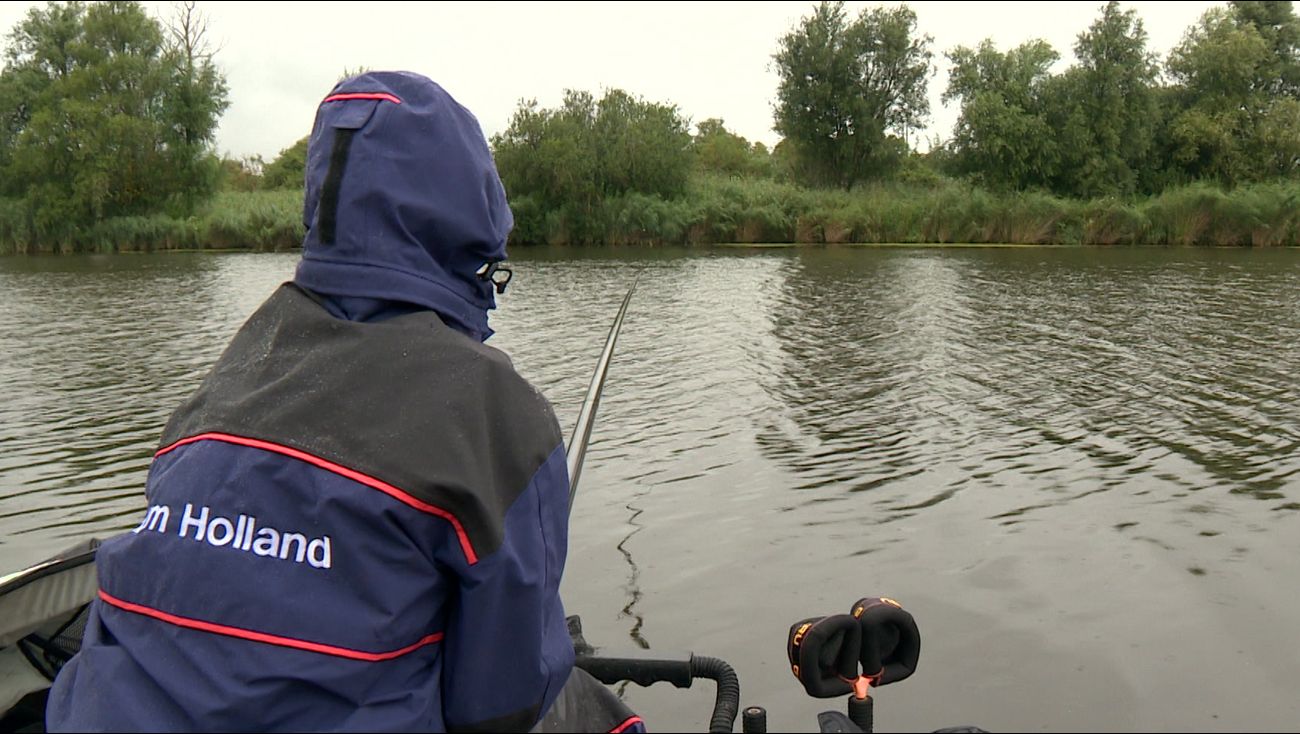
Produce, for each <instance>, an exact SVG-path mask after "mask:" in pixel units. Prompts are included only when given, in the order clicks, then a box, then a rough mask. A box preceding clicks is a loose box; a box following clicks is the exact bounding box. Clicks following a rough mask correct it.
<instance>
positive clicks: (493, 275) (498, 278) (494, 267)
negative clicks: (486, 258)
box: [477, 262, 515, 295]
mask: <svg viewBox="0 0 1300 734" xmlns="http://www.w3.org/2000/svg"><path fill="white" fill-rule="evenodd" d="M514 274H515V273H514V271H513V270H511V269H510V268H504V267H501V263H499V262H494V263H487V264H486V265H484V266H483V267H481V268H479V269H478V272H477V275H478V277H479V280H490V281H492V285H493V287H495V288H496V289H497V294H498V295H499V294H501V293H505V292H506V284H507V283H509V282H510V279H511V278H512V277H514Z"/></svg>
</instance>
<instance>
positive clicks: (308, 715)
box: [46, 72, 644, 731]
mask: <svg viewBox="0 0 1300 734" xmlns="http://www.w3.org/2000/svg"><path fill="white" fill-rule="evenodd" d="M304 202H305V203H304V216H303V221H304V224H305V225H306V226H307V234H306V238H305V240H304V243H303V254H302V259H301V261H300V263H299V264H298V266H297V270H296V272H295V274H294V277H293V280H292V281H291V282H288V283H285V284H283V285H281V286H280V287H279V288H278V289H277V290H276V291H275V292H274V293H273V294H272V295H271V296H270V298H269V299H268V300H266V301H265V302H264V303H263V304H262V305H261V306H260V307H259V308H258V309H257V310H256V312H255V313H253V315H252V316H251V317H250V318H249V319H248V320H247V322H246V323H245V324H244V325H243V326H242V328H241V329H240V330H239V331H238V333H237V334H236V335H235V336H234V338H233V340H232V341H231V342H230V344H229V346H228V347H227V349H226V350H225V352H224V353H223V354H222V355H221V357H220V358H219V359H218V361H217V362H216V364H215V366H214V367H213V368H212V371H211V372H210V374H208V375H207V377H206V378H205V379H204V380H203V382H202V384H201V385H200V387H199V388H198V389H197V391H196V392H195V393H194V394H193V395H191V396H190V397H189V398H188V399H187V400H186V401H185V402H184V403H183V404H182V405H181V406H180V407H179V408H178V409H177V410H176V411H175V413H173V415H172V416H171V418H170V419H169V420H168V422H167V424H166V427H165V428H164V430H163V435H162V439H161V442H160V445H159V448H158V450H157V453H156V454H155V456H154V459H153V462H152V464H151V465H150V469H149V474H148V479H147V482H146V499H147V504H148V509H147V511H146V514H145V517H144V519H143V520H142V521H141V523H140V525H139V526H138V527H137V528H136V529H135V530H133V531H131V532H128V533H124V534H123V535H122V536H120V537H117V538H113V539H110V540H109V541H107V542H105V543H104V544H103V546H102V547H101V548H100V550H99V552H98V557H97V571H98V577H99V584H100V591H99V594H98V598H97V599H96V600H95V601H94V603H93V605H92V608H91V614H90V617H89V623H88V626H87V629H86V633H85V636H84V642H83V647H82V649H81V651H80V652H79V653H78V654H77V655H76V656H75V657H74V658H73V659H72V660H71V661H70V662H69V663H68V664H67V665H66V666H65V667H64V669H63V670H62V671H61V673H60V674H59V676H58V678H57V679H56V680H55V682H54V685H53V687H52V689H51V693H50V699H49V704H48V706H47V721H46V723H47V727H48V728H49V729H50V730H51V731H92V730H113V731H144V730H155V731H192V730H220V731H314V730H330V731H340V730H350V731H415V730H420V731H441V730H450V731H512V730H513V731H522V730H527V729H529V728H532V727H534V726H539V724H540V723H541V719H542V716H543V714H545V713H546V712H548V710H550V709H551V708H552V704H553V703H554V702H555V701H556V699H557V697H558V696H560V692H561V689H562V688H563V687H564V686H565V684H566V681H569V680H570V677H571V676H570V674H571V671H574V670H576V669H574V668H573V661H574V650H573V643H572V641H571V639H570V636H569V631H568V628H567V626H566V622H565V614H564V608H563V605H562V603H561V601H560V596H559V583H560V576H561V572H562V570H563V567H564V562H565V553H566V547H567V532H568V527H567V526H568V484H569V479H568V474H567V469H566V466H565V451H564V444H563V439H562V437H561V433H560V427H559V424H558V422H557V420H556V417H555V414H554V412H553V411H552V408H551V406H550V405H549V404H548V403H547V401H546V400H545V398H544V397H543V396H542V395H541V394H540V393H539V392H538V391H537V390H536V389H534V388H533V387H532V386H531V385H529V384H528V383H527V382H526V381H525V380H524V379H523V378H521V377H520V376H519V375H518V374H517V373H516V372H515V370H514V369H513V367H512V365H511V363H510V361H509V359H508V358H507V357H506V356H505V355H504V354H502V353H501V352H499V351H497V350H495V349H493V348H491V347H488V346H486V345H485V344H484V343H483V342H484V341H485V340H486V339H487V338H488V337H489V336H490V335H491V334H492V330H491V329H490V328H489V327H488V317H487V314H488V311H489V310H490V309H493V308H494V307H495V298H494V293H495V292H499V291H500V290H502V289H504V285H505V282H506V281H507V280H508V278H509V271H507V270H505V269H504V268H502V267H501V265H500V263H501V262H503V261H504V260H505V259H506V247H505V244H506V236H507V234H508V233H509V231H510V229H511V227H512V226H513V217H512V215H511V212H510V208H509V206H508V204H507V201H506V194H505V190H504V188H503V186H502V184H501V181H500V179H499V177H498V175H497V171H496V167H495V164H494V162H493V160H492V156H491V152H490V150H489V148H488V146H487V143H486V141H485V139H484V137H483V133H482V131H481V129H480V127H479V125H478V122H477V120H476V119H475V118H474V116H473V115H472V114H471V113H470V112H469V111H468V110H466V109H465V108H463V107H462V106H461V105H459V104H458V103H457V102H456V101H455V100H454V99H452V97H451V96H450V95H449V94H448V93H447V92H446V91H445V90H443V88H442V87H440V86H439V85H437V84H436V83H434V82H432V81H431V80H429V79H427V78H426V77H423V76H421V75H419V74H414V73H410V72H368V73H363V74H360V75H357V76H354V77H352V78H349V79H346V80H344V81H342V82H340V83H339V84H338V85H337V86H336V87H335V88H334V90H333V91H332V92H331V93H330V94H329V95H328V96H327V97H325V99H324V101H323V102H322V103H321V104H320V107H319V109H318V111H317V115H316V120H315V124H314V126H313V129H312V133H311V138H310V141H309V148H308V158H307V171H306V188H305V200H304ZM576 677H577V676H574V678H575V679H576ZM583 682H584V683H585V684H586V685H588V686H589V687H590V683H591V681H590V680H586V681H583ZM570 687H571V688H573V687H574V686H570ZM556 708H564V707H563V706H557V707H556ZM568 708H569V709H570V710H571V711H572V710H573V709H574V706H573V705H570V706H569V707H568ZM577 708H582V706H580V705H579V706H577ZM623 714H629V716H627V717H626V718H624V717H623ZM604 715H605V716H606V718H608V719H609V721H608V725H609V728H606V729H603V730H605V731H609V730H611V729H617V730H624V731H634V730H644V725H643V724H642V723H640V720H639V718H637V717H635V716H630V712H627V711H626V709H623V708H620V707H619V705H617V702H616V700H615V705H613V706H608V707H606V708H605V710H604ZM610 717H612V718H610ZM618 719H623V720H621V721H620V720H618ZM602 726H603V724H602ZM552 728H555V727H554V725H552Z"/></svg>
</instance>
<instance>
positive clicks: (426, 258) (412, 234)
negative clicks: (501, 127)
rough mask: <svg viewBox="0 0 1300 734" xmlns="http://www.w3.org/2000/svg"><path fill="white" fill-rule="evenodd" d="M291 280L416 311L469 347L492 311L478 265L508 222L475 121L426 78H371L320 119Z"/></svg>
mask: <svg viewBox="0 0 1300 734" xmlns="http://www.w3.org/2000/svg"><path fill="white" fill-rule="evenodd" d="M303 224H305V225H306V227H307V235H306V237H305V238H304V240H303V255H302V260H301V262H299V264H298V269H297V272H296V273H295V275H294V281H295V282H296V283H298V284H299V285H301V286H303V287H305V288H308V289H310V290H312V291H315V292H317V293H322V294H325V295H327V296H333V297H337V298H349V299H356V298H360V299H374V300H375V301H383V302H397V303H405V304H414V305H416V306H420V307H424V308H428V309H432V310H433V311H435V312H437V313H438V315H439V316H440V317H442V319H443V321H444V322H446V323H447V324H448V325H449V326H452V327H453V328H456V329H458V330H460V331H462V332H464V333H466V334H468V335H470V336H472V337H474V338H476V339H479V340H483V339H487V338H488V337H489V336H490V335H491V334H492V330H491V329H490V328H488V324H487V312H488V311H489V310H490V309H493V308H495V307H496V299H495V297H494V295H493V288H492V284H491V283H490V282H488V281H486V280H483V279H480V278H479V277H478V275H477V272H478V271H479V269H480V268H482V267H483V265H485V264H487V263H491V262H498V261H501V260H505V259H506V236H507V235H508V234H509V233H510V229H511V228H512V227H513V226H514V217H513V216H512V214H511V212H510V207H509V205H508V204H507V202H506V193H505V188H504V187H503V186H502V184H501V179H500V177H499V176H498V175H497V170H496V164H495V162H494V161H493V160H492V153H491V151H490V150H489V148H488V145H487V140H486V139H485V138H484V136H483V131H482V129H481V128H480V127H479V124H478V120H477V119H475V117H474V116H473V115H472V114H471V113H470V112H469V110H467V109H465V108H464V107H462V106H461V105H460V104H459V103H457V102H456V100H455V99H453V98H452V97H451V95H450V94H448V93H447V92H446V90H444V89H443V88H442V87H440V86H439V85H438V84H436V83H434V82H433V81H432V80H430V79H428V78H426V77H424V76H421V75H419V74H414V73H411V72H367V73H364V74H360V75H358V76H354V77H351V78H349V79H345V80H344V81H342V82H340V83H339V84H338V85H337V86H335V87H334V89H333V90H332V91H331V92H330V94H329V95H328V96H326V97H325V99H324V101H322V102H321V104H320V107H319V108H318V109H317V111H316V121H315V124H314V125H313V127H312V132H311V138H310V140H309V141H308V146H307V171H306V187H305V198H304V205H303Z"/></svg>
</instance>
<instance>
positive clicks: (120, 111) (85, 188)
mask: <svg viewBox="0 0 1300 734" xmlns="http://www.w3.org/2000/svg"><path fill="white" fill-rule="evenodd" d="M187 18H188V20H186V19H187ZM179 23H180V26H178V27H179V28H181V29H182V30H181V35H180V36H179V37H178V36H177V35H175V34H173V35H172V36H171V37H170V38H169V37H166V36H165V35H164V30H163V28H162V27H161V26H160V25H159V23H158V22H157V21H155V20H154V19H152V18H150V17H149V16H148V14H147V13H146V12H145V10H144V8H143V7H142V6H141V5H140V4H139V3H136V2H101V3H93V4H89V5H87V4H84V3H80V2H70V3H66V4H62V5H60V4H56V3H53V2H51V3H49V4H48V5H47V6H46V7H45V8H33V9H31V10H30V11H29V12H28V14H27V16H26V17H25V18H24V19H23V20H22V21H20V22H19V24H18V25H17V26H16V27H15V28H14V30H13V31H12V32H11V33H10V35H9V45H8V48H7V50H6V66H5V69H4V71H3V72H2V73H0V99H3V100H5V101H6V107H5V109H6V113H4V114H5V119H4V125H3V133H0V145H3V152H0V166H3V169H2V170H0V178H3V179H4V180H5V182H6V183H5V185H4V186H5V193H7V194H10V195H16V196H20V197H22V198H24V199H25V200H26V203H27V206H28V208H29V211H30V212H31V216H32V220H33V223H34V226H35V229H36V232H37V233H38V235H40V236H43V237H46V238H49V239H51V240H59V241H66V240H67V239H68V238H69V236H70V235H71V233H72V232H73V231H74V230H75V229H76V228H77V227H82V226H86V225H89V224H91V223H93V222H96V221H99V220H101V219H104V218H107V217H114V216H129V215H140V214H148V213H152V212H156V211H161V210H168V209H169V210H172V211H174V212H184V211H188V210H189V209H190V208H191V207H192V206H193V205H194V203H195V202H197V201H198V200H199V199H200V198H202V197H203V196H206V195H208V194H210V193H211V191H212V190H213V188H214V187H215V185H216V182H217V173H218V169H219V164H218V163H217V161H216V158H215V156H213V155H212V153H211V149H210V147H211V140H212V136H213V134H214V132H215V128H216V119H217V118H218V117H219V116H220V114H221V112H222V111H224V110H225V107H226V89H225V84H224V80H222V78H221V75H220V74H219V73H218V72H217V71H216V69H215V67H214V66H213V65H212V62H211V55H210V53H208V52H206V50H205V48H204V47H203V45H202V43H201V34H195V33H194V32H193V31H194V29H195V28H197V27H198V25H201V19H200V18H198V17H197V16H196V15H195V14H194V13H193V7H192V6H189V7H188V10H187V12H186V14H183V16H182V19H181V20H180V21H179ZM187 23H188V24H189V25H188V27H189V28H190V32H189V34H188V36H187V35H186V31H185V30H184V28H185V27H187V26H186V24H187ZM196 24H197V25H196ZM187 39H188V42H189V43H190V44H191V45H190V47H189V48H188V55H187V49H186V47H185V43H186V41H187ZM11 101H12V102H16V103H17V104H16V105H15V106H13V107H10V106H8V103H10V102H11Z"/></svg>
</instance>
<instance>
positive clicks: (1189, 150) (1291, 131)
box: [1168, 4, 1300, 186]
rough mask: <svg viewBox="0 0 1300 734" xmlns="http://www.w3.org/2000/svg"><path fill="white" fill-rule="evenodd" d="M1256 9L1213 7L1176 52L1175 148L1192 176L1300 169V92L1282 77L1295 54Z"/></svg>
mask: <svg viewBox="0 0 1300 734" xmlns="http://www.w3.org/2000/svg"><path fill="white" fill-rule="evenodd" d="M1258 9H1259V4H1250V5H1247V9H1246V10H1245V11H1243V9H1242V8H1241V7H1238V6H1237V5H1236V4H1234V5H1233V6H1231V7H1229V8H1212V9H1211V10H1209V11H1207V12H1206V13H1205V14H1204V15H1203V16H1202V17H1201V20H1200V22H1199V23H1198V24H1197V25H1196V26H1194V27H1193V28H1192V29H1191V30H1189V31H1188V33H1187V35H1186V36H1185V37H1184V39H1183V42H1182V43H1181V44H1179V45H1178V46H1177V47H1176V48H1175V49H1174V50H1173V52H1171V54H1170V57H1169V63H1168V70H1169V74H1170V76H1171V77H1172V79H1173V80H1174V83H1175V89H1176V93H1177V104H1178V109H1177V111H1176V113H1175V114H1174V116H1173V119H1172V121H1171V123H1170V132H1169V138H1170V140H1169V146H1170V150H1171V152H1170V156H1171V158H1172V162H1173V165H1175V166H1178V167H1179V168H1181V170H1182V171H1183V172H1184V173H1185V174H1186V175H1187V176H1188V177H1191V178H1206V179H1214V180H1217V181H1219V182H1221V183H1224V184H1226V185H1230V186H1231V185H1235V184H1237V183H1241V182H1246V181H1258V180H1267V179H1274V178H1279V177H1293V176H1295V175H1296V174H1297V173H1300V114H1298V109H1300V100H1297V98H1296V96H1294V95H1293V94H1291V93H1289V92H1288V90H1287V89H1286V88H1285V87H1284V86H1281V85H1280V80H1281V79H1282V74H1283V69H1284V68H1285V67H1286V64H1287V63H1290V61H1289V60H1288V55H1287V53H1283V54H1281V55H1279V50H1278V49H1279V44H1278V42H1277V40H1276V39H1277V35H1278V34H1279V33H1280V31H1278V30H1277V29H1276V28H1274V29H1273V30H1271V31H1270V35H1265V33H1263V32H1261V30H1260V25H1259V22H1258V19H1254V20H1252V17H1253V16H1251V15H1250V13H1251V12H1255V11H1257V10H1258ZM1286 10H1288V11H1289V10H1290V8H1289V7H1287V8H1286ZM1291 21H1292V22H1294V16H1293V15H1292V16H1291ZM1282 26H1283V27H1290V26H1289V24H1287V23H1283V24H1282ZM1265 27H1266V28H1270V27H1271V26H1267V25H1266V26H1265ZM1284 45H1285V44H1284ZM1291 48H1292V51H1290V52H1288V53H1289V54H1290V55H1291V56H1293V55H1294V47H1293V46H1292V47H1291Z"/></svg>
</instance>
